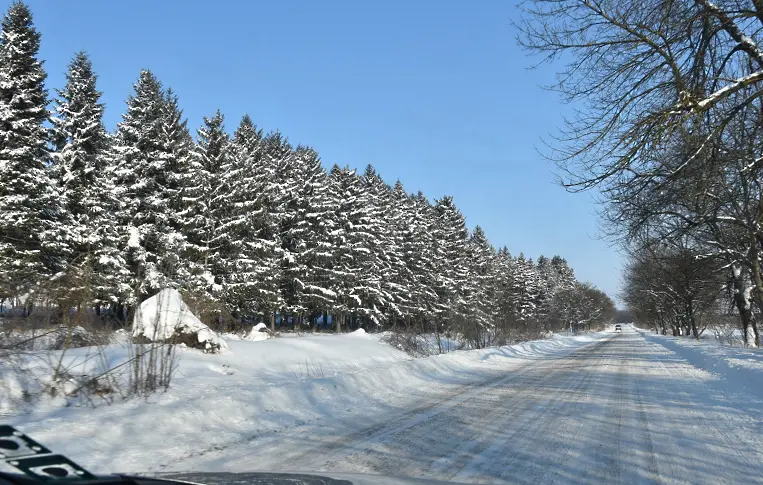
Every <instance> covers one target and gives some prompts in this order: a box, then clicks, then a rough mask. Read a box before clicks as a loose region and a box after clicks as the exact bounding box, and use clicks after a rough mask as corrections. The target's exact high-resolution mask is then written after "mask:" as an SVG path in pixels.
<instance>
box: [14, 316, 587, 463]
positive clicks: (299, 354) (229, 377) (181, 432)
mask: <svg viewBox="0 0 763 485" xmlns="http://www.w3.org/2000/svg"><path fill="white" fill-rule="evenodd" d="M600 336H601V335H600V334H594V335H588V336H580V337H557V338H553V339H548V340H541V341H535V342H527V343H523V344H519V345H514V346H511V347H504V348H493V349H486V350H480V351H464V352H454V353H450V354H447V355H439V356H433V357H428V358H422V359H412V358H411V357H409V356H408V355H407V354H405V353H403V352H401V351H399V350H397V349H395V348H393V347H392V346H390V345H388V344H385V343H383V342H382V341H381V338H380V336H379V335H371V334H366V333H365V332H363V331H362V330H360V331H357V332H354V333H351V334H346V335H338V336H337V335H330V334H329V335H320V334H319V335H311V336H303V337H294V338H275V339H268V340H264V341H249V340H235V339H229V340H228V341H227V344H228V346H229V349H228V351H226V352H224V353H222V354H218V355H211V354H204V353H202V352H201V351H198V350H192V349H185V350H182V351H181V355H180V360H179V368H178V371H177V374H176V375H175V377H174V379H173V382H172V387H171V389H170V390H169V391H168V392H166V393H161V394H156V395H154V396H152V397H151V398H149V400H148V402H144V401H142V400H140V399H133V400H130V401H127V402H119V403H117V404H114V405H112V406H101V407H98V408H96V409H91V408H88V407H68V408H61V407H60V404H61V401H60V400H51V401H49V402H48V403H47V404H46V405H42V406H38V408H37V409H36V410H35V411H34V412H33V413H31V414H20V415H11V416H6V417H4V418H3V420H4V421H5V422H7V423H8V424H12V425H14V426H17V427H19V428H20V429H21V430H23V431H24V432H27V433H28V434H30V435H32V436H33V437H35V438H37V439H39V440H40V441H41V442H42V443H44V444H46V445H49V446H51V447H53V448H54V449H56V450H59V451H61V452H64V453H66V454H67V455H68V456H70V457H71V458H72V459H74V460H75V461H78V462H80V463H81V464H83V466H86V467H89V468H91V469H93V470H96V471H98V472H108V471H126V472H148V471H157V470H163V469H179V470H188V469H195V468H196V467H195V466H194V464H193V457H194V456H200V455H204V454H206V453H209V452H212V451H214V450H218V449H226V448H231V447H236V446H238V445H242V444H246V443H250V442H253V441H256V440H257V439H258V438H260V437H267V436H269V435H273V436H279V435H281V434H284V433H289V432H290V430H295V429H297V428H299V427H304V426H315V427H317V428H323V429H324V430H326V431H327V432H329V434H333V433H343V432H354V431H358V430H360V429H363V428H365V427H367V426H371V425H374V424H377V423H379V422H383V421H384V420H385V419H387V417H388V416H390V415H394V414H396V413H398V412H400V410H403V409H408V408H413V407H416V406H419V405H421V404H422V403H425V402H427V401H428V400H430V399H432V397H433V396H435V397H437V396H440V395H447V394H448V393H451V392H455V391H457V390H459V389H462V388H463V387H464V386H467V385H474V384H478V383H482V382H484V381H485V380H489V379H494V378H495V377H497V376H501V375H504V374H505V373H506V372H509V371H511V369H513V368H514V367H515V366H517V365H520V364H521V363H523V362H527V361H529V360H535V359H540V358H542V357H543V356H546V355H560V354H564V353H567V352H570V351H572V350H574V349H576V348H579V347H580V346H581V345H585V344H588V343H590V342H591V341H593V340H595V339H597V338H599V337H600ZM93 353H94V352H93V349H87V348H82V349H73V350H70V351H69V352H68V353H67V355H66V359H67V360H70V363H69V364H68V365H69V366H70V367H71V366H72V365H73V364H74V363H76V362H88V363H91V364H93V365H95V364H97V361H96V360H95V359H93V358H92V355H93ZM107 353H108V354H109V356H110V358H109V362H108V365H114V364H115V363H117V362H119V361H120V360H122V359H125V358H126V355H125V351H124V349H123V347H122V346H120V345H114V346H112V347H111V348H109V349H108V352H107ZM88 359H89V360H88ZM6 411H7V410H6Z"/></svg>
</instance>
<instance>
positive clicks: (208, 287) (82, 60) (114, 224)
mask: <svg viewBox="0 0 763 485" xmlns="http://www.w3.org/2000/svg"><path fill="white" fill-rule="evenodd" d="M40 37H41V36H40V34H39V33H38V32H37V31H36V29H35V28H34V25H33V23H32V16H31V13H30V11H29V8H28V7H27V6H26V5H25V4H24V3H21V2H15V3H14V4H13V5H12V6H11V7H10V8H9V10H8V11H7V12H6V14H5V15H4V17H3V20H2V33H1V37H0V167H1V170H0V300H1V301H2V302H3V304H5V305H12V304H13V303H14V302H20V301H21V302H23V304H24V305H27V306H31V304H32V303H34V302H44V304H46V305H50V306H51V307H54V308H58V309H59V318H65V316H66V310H67V309H69V308H72V307H78V308H81V307H88V308H93V309H94V310H95V311H96V312H98V313H99V314H100V313H101V312H103V311H106V310H108V311H109V312H112V313H114V314H117V315H125V314H129V313H130V312H131V310H132V309H134V308H135V306H136V305H137V304H139V303H140V302H141V301H143V300H144V299H145V298H147V297H149V296H151V295H153V294H155V293H156V292H158V291H159V290H161V289H162V288H165V287H172V288H178V289H179V290H181V292H182V293H183V294H184V296H185V297H187V298H188V301H189V302H190V303H191V304H192V306H193V307H194V308H196V309H197V311H198V313H199V314H200V317H202V318H203V320H204V321H205V322H206V323H209V324H211V325H215V326H217V327H224V326H226V325H235V324H236V322H241V321H243V320H250V321H255V320H262V321H265V322H267V323H269V324H271V325H272V324H273V319H274V316H275V315H276V314H279V315H284V316H289V317H290V321H292V322H295V323H296V324H297V325H299V326H312V325H315V323H316V322H317V321H318V320H319V319H323V320H324V321H325V320H326V316H328V315H331V316H332V317H333V322H334V325H335V329H336V330H337V331H339V330H341V329H344V328H347V327H358V326H364V327H366V328H397V329H401V330H403V329H405V330H410V331H417V332H418V331H420V332H458V333H460V334H462V335H467V336H468V338H470V339H471V340H472V341H473V342H474V344H475V345H488V344H492V343H495V342H499V341H500V342H503V341H508V340H510V339H511V338H518V337H520V336H523V335H537V334H538V333H540V332H545V331H556V330H560V329H570V328H572V329H573V330H579V329H588V328H598V327H600V326H601V325H603V324H604V323H605V322H608V321H609V320H610V319H611V318H612V316H613V312H614V304H613V303H612V301H611V300H610V299H609V298H608V297H607V295H606V294H604V293H603V292H601V291H600V290H598V289H596V288H594V287H593V286H591V285H589V284H586V283H581V282H579V281H577V280H576V278H575V276H574V274H573V271H572V269H571V268H570V267H569V266H568V264H567V262H566V261H565V260H564V259H563V258H561V257H559V256H554V257H552V258H547V257H543V256H541V257H540V258H538V259H537V260H536V261H532V260H531V259H528V258H525V257H524V256H523V255H521V254H520V255H519V256H512V255H511V254H509V251H508V249H506V248H505V247H504V248H500V249H497V250H496V248H494V247H493V246H492V245H491V244H490V242H489V241H488V239H487V237H486V235H485V233H484V231H483V230H482V229H481V228H479V227H476V228H475V229H474V230H473V231H471V232H470V231H469V230H468V229H467V227H466V223H465V219H464V216H463V215H462V213H461V212H460V211H459V210H458V208H457V207H456V205H455V204H454V202H453V199H452V197H449V196H445V197H442V198H440V199H436V200H435V201H434V202H431V201H430V200H429V199H428V198H427V197H425V196H424V195H423V194H422V193H421V192H419V193H415V194H411V193H408V192H407V191H406V190H405V188H404V187H403V185H402V183H401V182H400V181H397V182H396V183H395V184H394V185H392V186H390V185H388V184H387V183H386V182H385V181H384V180H383V179H382V178H381V177H380V176H379V174H378V173H377V172H376V170H375V169H374V168H373V167H372V166H370V165H369V166H368V167H367V168H366V169H365V171H364V172H363V173H362V174H358V173H356V171H355V170H352V169H350V168H348V167H344V168H343V167H339V166H336V165H335V166H333V167H332V168H331V169H330V170H329V171H328V172H327V171H326V170H325V169H324V167H323V166H322V164H321V160H320V158H319V156H318V153H317V152H316V151H315V150H314V149H312V148H310V147H307V146H292V145H291V144H290V143H289V142H288V140H287V139H286V138H285V137H284V136H283V135H282V134H281V133H279V132H277V131H276V132H270V133H264V132H263V131H262V130H261V129H260V128H258V127H257V126H256V125H255V124H254V122H253V121H252V120H251V118H250V117H249V116H244V117H243V118H242V119H241V121H240V122H239V123H238V126H237V128H236V129H235V131H234V132H233V133H232V135H231V134H229V133H228V132H227V131H226V127H225V125H224V117H223V114H222V113H220V112H219V111H218V112H217V113H215V114H213V115H212V116H210V117H205V118H204V120H203V125H202V127H201V128H200V129H199V130H198V132H197V134H196V137H195V138H194V137H193V136H192V135H191V133H190V131H189V129H188V126H187V122H186V120H185V119H184V117H183V113H182V110H181V108H180V104H179V100H178V97H177V96H176V95H175V94H174V93H173V91H172V90H171V89H169V88H165V87H164V86H163V85H162V83H161V82H160V81H159V80H158V79H157V78H156V76H155V75H154V74H153V73H152V72H151V71H148V70H144V71H142V72H141V73H140V75H139V78H138V80H137V82H136V83H135V84H134V86H133V87H134V91H133V92H132V93H131V94H130V96H129V98H128V99H127V108H126V111H125V112H124V114H123V115H122V120H121V122H119V123H118V125H117V127H116V130H115V131H114V132H113V133H110V132H108V131H107V130H106V129H105V127H104V124H103V121H102V118H103V112H104V106H103V104H102V103H101V102H100V96H101V93H100V92H99V91H98V89H97V86H96V74H95V72H94V69H93V66H92V64H91V61H90V60H89V58H88V56H87V55H86V54H85V53H78V54H76V55H75V56H74V58H73V60H72V61H71V63H70V65H69V69H68V72H67V74H66V85H65V86H64V87H63V88H62V89H59V90H56V95H55V97H53V99H51V98H50V97H49V93H48V91H47V90H46V87H45V79H46V74H45V71H44V69H43V66H42V63H41V61H40V60H39V59H38V50H39V46H40ZM51 102H52V106H53V109H52V110H50V109H49V106H51Z"/></svg>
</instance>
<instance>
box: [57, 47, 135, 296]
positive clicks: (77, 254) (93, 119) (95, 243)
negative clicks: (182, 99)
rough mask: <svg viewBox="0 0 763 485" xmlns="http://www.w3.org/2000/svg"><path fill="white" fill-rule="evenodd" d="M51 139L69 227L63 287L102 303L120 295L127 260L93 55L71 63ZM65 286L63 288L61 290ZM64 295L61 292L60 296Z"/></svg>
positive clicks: (60, 281) (65, 236)
mask: <svg viewBox="0 0 763 485" xmlns="http://www.w3.org/2000/svg"><path fill="white" fill-rule="evenodd" d="M58 95H59V97H58V99H57V100H56V110H55V114H56V115H55V117H53V118H52V120H51V121H52V123H53V128H52V130H51V139H52V142H53V145H54V148H55V150H54V152H53V157H52V158H53V166H52V173H53V174H54V176H55V179H56V182H57V189H58V194H59V201H60V208H61V211H60V214H59V215H60V220H61V222H63V223H64V225H65V227H66V228H67V230H66V232H64V233H63V235H62V236H63V243H64V245H65V246H66V247H67V248H68V249H70V250H71V251H70V252H67V253H66V254H62V255H61V256H62V257H65V263H66V269H65V273H66V277H63V278H59V279H57V283H58V285H59V286H66V287H67V288H66V292H67V293H69V294H70V296H71V297H72V298H77V301H76V303H81V302H82V299H83V298H84V299H87V301H88V303H90V302H94V303H96V304H98V305H100V304H107V303H113V302H115V301H116V300H117V299H118V293H117V290H116V288H117V285H118V281H119V279H120V278H121V277H122V276H123V275H122V274H121V272H122V271H123V269H124V261H123V260H122V258H121V254H120V253H119V251H118V247H117V245H116V241H117V238H118V235H119V231H118V227H117V226H116V224H115V222H114V220H113V214H114V212H115V211H116V209H117V207H118V201H117V200H116V199H115V198H114V186H113V179H112V177H111V176H110V174H109V172H108V171H107V168H108V167H107V165H108V163H107V159H108V158H107V157H108V154H109V150H110V147H109V145H110V138H109V136H108V134H107V133H106V129H105V128H104V126H103V111H104V106H103V104H102V103H100V97H101V93H100V92H99V91H98V90H97V88H96V75H95V73H94V72H93V68H92V64H91V62H90V59H89V58H88V57H87V55H86V54H85V53H84V52H80V53H78V54H77V55H76V56H75V57H74V59H73V60H72V62H71V63H70V64H69V69H68V72H67V74H66V86H65V87H64V89H61V90H59V91H58ZM61 291H63V290H59V293H60V292H61ZM60 297H61V295H59V298H60ZM70 303H71V302H70Z"/></svg>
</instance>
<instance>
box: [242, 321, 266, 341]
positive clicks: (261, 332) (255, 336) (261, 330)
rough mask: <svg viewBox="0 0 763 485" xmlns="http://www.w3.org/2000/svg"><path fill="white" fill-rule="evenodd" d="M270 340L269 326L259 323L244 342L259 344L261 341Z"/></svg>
mask: <svg viewBox="0 0 763 485" xmlns="http://www.w3.org/2000/svg"><path fill="white" fill-rule="evenodd" d="M268 338H270V332H269V331H268V326H267V325H265V324H264V323H258V324H257V325H255V326H254V327H252V330H251V331H250V332H249V333H248V334H246V336H245V337H244V340H249V341H252V342H259V341H260V340H267V339H268Z"/></svg>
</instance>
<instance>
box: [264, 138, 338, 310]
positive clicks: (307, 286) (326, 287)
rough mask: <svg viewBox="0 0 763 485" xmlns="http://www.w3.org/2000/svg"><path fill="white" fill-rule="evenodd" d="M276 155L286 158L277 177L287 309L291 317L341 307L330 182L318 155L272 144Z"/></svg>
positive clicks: (334, 203)
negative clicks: (334, 287) (335, 269)
mask: <svg viewBox="0 0 763 485" xmlns="http://www.w3.org/2000/svg"><path fill="white" fill-rule="evenodd" d="M271 146H272V147H273V148H271V150H270V157H269V158H271V159H275V157H276V156H285V158H284V160H283V161H282V162H281V163H280V165H279V169H280V172H279V176H278V177H277V179H276V180H277V183H278V189H277V191H278V193H279V199H278V201H277V202H276V203H275V206H276V207H278V209H277V210H278V212H279V232H280V235H281V248H282V250H283V258H282V270H283V272H282V275H283V276H282V286H281V288H282V291H283V296H284V300H285V307H284V310H285V311H286V312H287V313H290V314H291V315H297V316H300V315H302V316H303V317H304V316H307V317H309V318H310V319H313V320H314V319H316V318H317V317H318V315H320V314H321V313H323V314H326V313H331V312H333V311H334V309H335V306H336V298H337V295H336V293H335V292H334V291H333V290H332V285H333V283H334V279H335V277H336V275H335V274H334V273H333V271H332V268H333V266H334V264H335V249H336V248H335V246H334V240H333V238H332V232H333V231H334V230H335V228H336V202H335V199H334V197H332V196H331V194H330V193H329V180H328V176H327V174H326V171H325V170H324V169H323V166H322V165H321V160H320V157H319V156H318V153H317V152H316V151H315V150H314V149H312V148H310V147H301V146H300V147H297V148H296V149H295V150H294V151H293V152H292V153H288V152H285V151H281V153H280V154H279V151H278V148H279V144H272V145H271Z"/></svg>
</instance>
